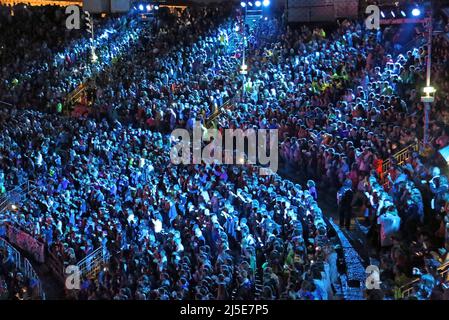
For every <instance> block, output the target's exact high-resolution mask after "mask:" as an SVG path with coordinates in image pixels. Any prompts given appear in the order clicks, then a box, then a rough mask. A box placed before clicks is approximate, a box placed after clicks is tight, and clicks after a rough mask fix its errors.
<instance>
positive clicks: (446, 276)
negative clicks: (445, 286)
mask: <svg viewBox="0 0 449 320" xmlns="http://www.w3.org/2000/svg"><path fill="white" fill-rule="evenodd" d="M437 270H438V274H439V275H440V276H441V278H442V279H443V280H444V282H448V281H449V261H448V262H446V263H444V264H442V265H441V266H439V267H438V269H437ZM419 282H420V279H419V278H416V279H414V280H412V281H410V282H409V283H407V284H405V285H403V286H402V287H400V288H399V296H400V297H401V298H402V299H407V298H409V297H411V296H412V295H413V294H414V293H415V289H416V286H417V284H418V283H419Z"/></svg>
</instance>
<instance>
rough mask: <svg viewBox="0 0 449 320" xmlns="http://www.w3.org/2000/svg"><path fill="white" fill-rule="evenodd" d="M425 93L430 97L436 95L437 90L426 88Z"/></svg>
mask: <svg viewBox="0 0 449 320" xmlns="http://www.w3.org/2000/svg"><path fill="white" fill-rule="evenodd" d="M423 91H424V93H427V94H428V95H430V94H432V93H435V92H436V91H437V90H436V89H435V88H434V87H424V90H423Z"/></svg>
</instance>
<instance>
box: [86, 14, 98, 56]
mask: <svg viewBox="0 0 449 320" xmlns="http://www.w3.org/2000/svg"><path fill="white" fill-rule="evenodd" d="M86 20H87V21H86V26H87V29H88V31H89V32H90V36H91V38H90V41H91V44H90V50H91V56H90V58H91V61H92V63H95V62H97V60H98V57H97V55H96V54H95V45H94V39H95V37H94V18H93V17H92V16H91V15H90V13H89V12H87V11H86Z"/></svg>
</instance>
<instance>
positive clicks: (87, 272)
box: [76, 245, 110, 278]
mask: <svg viewBox="0 0 449 320" xmlns="http://www.w3.org/2000/svg"><path fill="white" fill-rule="evenodd" d="M109 256H110V255H109V252H108V251H107V249H106V246H104V245H102V246H100V247H99V248H97V249H95V250H94V251H93V252H91V253H90V254H89V255H87V256H86V257H84V258H83V259H82V260H80V261H79V262H78V263H77V264H76V265H77V267H78V269H79V272H80V275H81V276H82V277H86V278H93V277H95V276H96V274H97V273H98V272H99V271H100V268H101V267H102V266H103V265H105V264H107V262H108V259H109Z"/></svg>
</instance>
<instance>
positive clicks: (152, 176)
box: [0, 7, 449, 300]
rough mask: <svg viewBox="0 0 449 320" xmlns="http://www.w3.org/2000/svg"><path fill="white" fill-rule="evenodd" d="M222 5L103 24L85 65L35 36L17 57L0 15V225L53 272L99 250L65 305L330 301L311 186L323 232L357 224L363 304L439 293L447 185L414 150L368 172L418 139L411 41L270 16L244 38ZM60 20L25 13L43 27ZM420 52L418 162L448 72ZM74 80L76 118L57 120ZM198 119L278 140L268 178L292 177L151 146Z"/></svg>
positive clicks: (440, 44) (440, 109)
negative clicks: (427, 88) (328, 193)
mask: <svg viewBox="0 0 449 320" xmlns="http://www.w3.org/2000/svg"><path fill="white" fill-rule="evenodd" d="M40 10H49V11H48V12H49V14H47V15H45V14H44V16H51V13H52V12H53V11H52V10H51V8H46V9H40ZM28 11H30V12H31V11H32V9H28ZM231 11H232V9H231V8H229V10H220V9H218V8H216V7H213V8H206V9H187V10H186V11H184V12H182V13H178V14H176V15H169V16H168V17H169V18H168V17H166V18H164V19H161V20H160V21H159V25H158V27H157V28H145V27H143V26H144V24H143V22H142V21H139V20H138V19H136V18H135V17H133V16H124V17H122V18H120V19H110V20H108V19H107V20H106V21H105V22H103V26H102V28H103V29H101V30H104V34H105V35H106V36H104V37H103V38H102V37H99V38H98V40H97V41H98V43H97V44H96V53H97V55H98V62H97V63H96V64H95V63H91V62H89V59H90V58H91V52H90V46H89V43H88V42H86V41H85V40H80V39H74V40H72V39H71V37H73V36H72V34H71V33H68V32H67V31H66V33H65V34H64V35H61V36H60V37H59V38H58V37H56V38H55V40H50V39H51V37H49V36H48V35H46V34H43V33H39V32H37V35H38V36H40V37H43V38H44V39H45V40H44V41H43V42H42V43H44V42H45V43H48V44H45V45H44V46H45V48H38V47H35V46H34V45H27V43H28V42H29V43H35V42H36V39H35V38H34V37H35V35H33V36H28V35H25V34H22V32H24V31H23V30H21V29H17V30H14V31H11V30H10V29H12V28H10V27H11V25H16V24H17V23H18V21H19V19H18V18H19V17H18V18H17V19H16V18H15V17H16V16H9V18H8V19H9V21H8V23H7V24H6V27H4V26H3V25H2V26H0V28H5V30H6V34H8V36H7V37H5V39H6V40H3V41H5V44H7V41H11V40H12V39H14V37H16V36H17V33H18V34H20V35H21V36H22V37H23V48H24V52H26V53H24V55H23V56H19V57H14V56H13V55H12V52H13V51H8V50H6V51H5V52H7V53H6V54H4V53H3V51H2V52H1V56H0V59H2V60H1V61H4V62H9V63H8V67H4V68H3V69H2V74H3V79H6V81H5V80H4V82H3V83H2V84H1V85H0V100H6V102H9V103H12V104H15V105H18V106H20V107H21V108H16V107H5V108H3V109H0V128H1V131H0V137H1V139H0V191H1V192H2V193H4V192H6V190H9V189H11V188H12V187H13V186H16V185H20V184H21V183H23V182H25V181H29V180H32V181H34V182H35V184H36V187H37V188H36V189H35V190H34V191H33V192H32V193H31V194H29V195H28V198H27V201H26V202H24V204H23V205H22V206H21V207H20V208H19V210H18V211H10V212H6V213H4V217H3V218H5V219H7V220H8V221H9V222H10V223H13V224H14V225H18V226H21V228H23V229H24V230H26V231H27V232H28V233H30V234H31V235H33V236H34V237H35V238H37V239H40V240H41V241H42V242H44V243H45V244H46V246H47V248H48V249H49V250H50V251H51V252H52V253H53V254H55V255H57V256H59V257H60V258H61V260H62V261H63V262H64V264H65V265H66V266H67V265H71V264H76V263H77V262H78V261H80V260H81V259H83V258H84V257H86V256H87V255H88V254H89V253H91V252H93V251H94V250H95V249H96V248H98V247H101V246H104V247H105V248H107V251H108V252H109V253H110V254H111V257H110V261H109V263H108V266H107V268H105V269H104V270H102V271H101V272H100V274H99V276H98V279H96V280H89V279H83V282H82V286H81V290H79V291H77V292H68V293H67V294H68V296H71V297H73V298H77V299H142V300H144V299H161V300H167V299H198V300H205V299H230V298H236V299H332V298H333V296H334V294H335V285H336V284H337V283H338V270H337V269H338V268H337V252H336V249H335V242H334V241H333V239H331V237H330V236H329V232H328V226H327V225H326V223H325V220H324V217H323V213H322V211H321V209H320V208H319V206H318V204H317V200H318V195H317V192H320V190H322V188H323V189H324V188H328V190H329V188H330V189H332V188H333V190H339V192H338V195H337V201H338V205H339V210H338V213H339V215H340V226H341V227H342V228H343V227H346V228H347V229H348V230H349V229H350V228H351V222H352V221H353V219H352V218H354V217H356V216H361V217H364V218H365V220H366V226H367V227H368V229H369V232H368V241H369V243H370V247H371V248H372V249H373V250H372V251H370V252H369V254H370V256H371V257H372V258H373V260H375V259H377V260H378V264H379V266H380V269H381V281H382V283H383V286H382V289H383V290H382V291H369V292H367V297H368V298H370V299H376V298H378V299H380V298H386V299H393V298H399V296H398V294H397V291H398V289H399V288H400V287H401V286H402V285H404V284H406V283H408V282H409V281H410V280H411V279H412V278H413V277H414V276H420V279H421V281H420V282H419V288H417V290H416V296H417V297H418V298H421V299H428V298H438V297H439V298H440V299H441V297H443V295H445V294H447V292H446V290H445V287H444V286H443V284H444V279H442V278H441V277H440V276H439V275H438V274H437V272H436V268H437V266H439V265H440V264H442V263H444V262H445V257H446V256H447V253H446V251H445V250H448V249H449V247H448V243H447V239H448V230H447V229H448V228H447V226H446V224H447V223H449V221H447V219H448V218H447V210H448V207H447V206H446V201H447V200H449V187H448V181H447V178H446V177H445V176H444V174H441V172H439V170H437V169H433V168H432V166H433V165H437V163H436V162H435V161H427V162H426V160H425V159H423V158H422V157H421V156H419V155H418V153H416V154H414V155H413V157H412V158H411V159H410V160H409V163H407V165H406V166H399V165H397V164H396V163H395V162H394V160H393V159H391V161H390V163H391V165H390V170H389V172H388V176H387V179H385V176H384V175H383V174H382V173H383V172H381V171H382V163H383V161H384V160H386V159H388V158H389V157H390V156H392V155H393V154H394V153H396V152H397V151H399V150H401V149H402V148H404V147H407V146H409V145H411V144H417V143H419V141H421V140H422V137H423V132H422V129H421V128H422V127H423V123H422V116H423V105H422V103H421V102H420V95H421V92H420V90H421V89H420V88H422V87H423V82H424V79H425V76H424V75H425V74H424V70H425V69H426V60H425V57H426V55H427V47H426V46H421V47H419V48H414V49H413V48H412V49H410V50H409V51H407V52H401V50H402V51H403V50H404V45H399V43H398V41H399V39H398V35H400V34H401V33H404V32H406V31H404V30H402V29H401V28H398V27H388V28H386V29H385V30H383V31H378V32H376V33H373V32H369V31H367V30H365V29H364V27H363V25H362V24H361V23H353V22H348V21H344V22H342V23H340V24H339V26H338V28H337V29H335V30H333V31H332V32H326V31H325V30H324V29H320V28H315V29H311V28H308V27H302V28H300V29H291V28H289V27H284V26H283V25H282V24H281V23H280V20H278V19H275V18H273V19H272V18H270V19H263V20H261V21H260V22H258V23H255V24H253V25H251V26H245V25H244V24H243V23H242V17H241V16H237V18H236V17H235V16H234V12H233V13H232V15H233V16H232V18H227V16H228V15H229V14H231ZM38 13H41V12H40V11H39V12H38ZM31 17H34V18H35V19H37V18H36V17H37V15H33V14H32V15H31ZM60 22H61V17H60V16H59V18H57V19H56V22H55V21H53V20H51V19H50V20H48V21H47V19H46V18H44V26H45V27H47V25H46V24H47V23H48V24H49V26H50V25H51V26H54V25H58V23H60ZM439 23H441V22H439ZM56 29H58V28H55V30H56ZM56 32H62V31H60V30H58V31H56ZM421 32H422V30H420V28H417V34H415V35H413V37H415V39H414V40H415V41H419V40H420V39H421V38H422V37H423V34H422V33H421ZM101 33H102V32H100V34H101ZM412 40H413V39H412ZM434 47H435V48H434V52H435V53H434V55H435V56H434V60H435V62H436V63H435V64H434V70H433V77H434V80H433V81H435V83H438V84H439V86H438V90H439V92H438V96H437V101H436V103H435V106H434V110H432V118H431V120H432V121H431V124H432V125H431V128H430V132H431V134H430V135H431V137H432V139H431V140H430V145H429V146H426V147H428V149H429V150H431V152H434V153H435V152H436V151H437V150H438V149H439V148H442V147H444V146H446V145H447V144H448V142H449V136H448V135H447V133H446V130H447V127H446V125H447V122H446V120H447V119H448V114H447V111H446V110H445V108H444V106H445V105H446V102H447V99H448V97H449V96H448V93H449V91H448V89H449V86H448V83H449V77H448V74H447V72H448V71H447V70H449V69H448V68H445V67H444V66H447V63H448V59H447V58H448V44H447V42H446V40H445V39H444V38H443V37H442V36H441V37H440V36H438V37H437V38H436V39H435V41H434ZM43 49H45V50H43ZM2 50H5V49H2ZM244 50H245V58H246V64H247V65H248V66H249V75H248V77H243V79H242V75H240V73H239V71H240V66H241V64H242V58H243V54H244V53H243V51H244ZM407 50H408V49H407ZM61 52H62V53H61ZM77 52H79V55H78V54H77ZM16 58H17V59H16ZM15 59H16V60H17V62H14V61H15ZM22 61H25V63H23V62H22ZM5 65H6V64H5ZM18 65H20V67H19V66H18ZM30 75H32V76H31V77H30ZM35 76H36V78H34V77H35ZM89 77H91V78H94V80H95V84H96V87H97V92H96V99H95V102H94V108H93V111H92V112H91V115H90V116H89V117H84V116H83V117H81V118H70V117H66V116H63V115H59V114H56V113H55V111H56V110H57V108H56V105H57V104H58V103H62V102H63V97H64V95H65V94H67V92H70V90H72V89H74V88H75V87H76V86H77V85H79V84H80V83H82V82H83V81H84V79H86V78H89ZM35 79H37V80H35ZM118 79H119V80H118ZM242 84H243V86H242ZM240 98H242V99H240ZM228 100H231V101H232V103H230V104H227V108H226V110H220V107H221V106H222V105H224V104H225V102H226V101H228ZM217 110H218V111H220V112H221V113H220V117H219V119H218V124H219V125H218V127H219V128H220V129H222V128H233V129H237V128H239V129H248V128H259V129H277V130H278V133H279V140H280V147H279V149H280V150H279V151H280V156H281V158H282V160H283V161H284V167H285V169H286V170H288V171H292V172H294V173H295V174H296V176H297V178H298V181H301V182H302V183H301V184H295V183H293V182H291V181H289V180H287V179H285V178H282V177H280V176H279V175H277V174H275V175H271V176H261V175H258V174H257V172H258V170H257V168H256V167H254V166H250V165H247V166H239V165H235V166H219V165H216V164H208V165H186V166H184V165H173V164H171V163H170V149H171V147H172V145H173V140H172V139H171V137H170V135H169V133H170V132H171V131H172V130H173V129H175V128H186V129H189V130H191V129H192V127H193V124H194V123H195V121H200V122H201V124H202V125H203V126H206V125H207V123H206V122H207V121H206V119H207V118H208V116H210V115H211V114H212V113H214V112H216V111H217ZM434 158H436V157H434ZM314 181H316V183H315V182H314ZM444 247H446V248H445V249H442V248H444ZM259 283H260V285H261V287H260V288H258V284H259Z"/></svg>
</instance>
